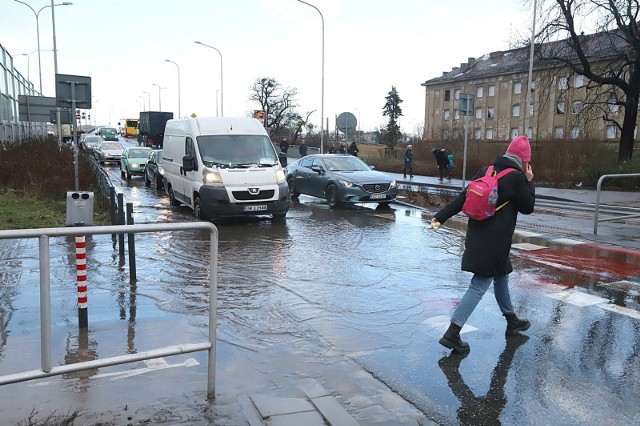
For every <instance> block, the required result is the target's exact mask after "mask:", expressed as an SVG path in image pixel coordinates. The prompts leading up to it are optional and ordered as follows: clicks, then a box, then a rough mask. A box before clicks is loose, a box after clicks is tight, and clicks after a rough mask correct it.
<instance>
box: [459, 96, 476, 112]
mask: <svg viewBox="0 0 640 426" xmlns="http://www.w3.org/2000/svg"><path fill="white" fill-rule="evenodd" d="M474 101H475V96H473V95H470V94H468V93H460V99H459V101H458V110H459V111H460V115H467V116H472V115H473V107H474Z"/></svg>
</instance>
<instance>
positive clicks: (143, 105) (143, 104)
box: [138, 95, 147, 111]
mask: <svg viewBox="0 0 640 426" xmlns="http://www.w3.org/2000/svg"><path fill="white" fill-rule="evenodd" d="M138 97H139V98H140V99H142V110H141V111H146V110H147V105H146V103H145V99H144V96H142V95H140V96H138Z"/></svg>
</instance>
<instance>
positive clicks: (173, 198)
mask: <svg viewBox="0 0 640 426" xmlns="http://www.w3.org/2000/svg"><path fill="white" fill-rule="evenodd" d="M168 190H169V203H170V204H171V205H172V206H179V205H180V201H178V200H176V196H175V194H174V193H173V188H172V187H171V186H169V188H168Z"/></svg>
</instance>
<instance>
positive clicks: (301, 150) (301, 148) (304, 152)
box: [298, 139, 307, 158]
mask: <svg viewBox="0 0 640 426" xmlns="http://www.w3.org/2000/svg"><path fill="white" fill-rule="evenodd" d="M298 153H300V158H302V157H304V156H305V155H307V144H305V143H304V139H302V140H301V141H300V146H299V147H298Z"/></svg>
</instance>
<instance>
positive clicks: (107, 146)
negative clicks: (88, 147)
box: [100, 143, 122, 150]
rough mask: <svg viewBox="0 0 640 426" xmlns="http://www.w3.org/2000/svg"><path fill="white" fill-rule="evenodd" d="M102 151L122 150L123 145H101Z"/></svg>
mask: <svg viewBox="0 0 640 426" xmlns="http://www.w3.org/2000/svg"><path fill="white" fill-rule="evenodd" d="M100 149H102V150H106V149H122V145H120V144H119V143H103V144H101V145H100Z"/></svg>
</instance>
